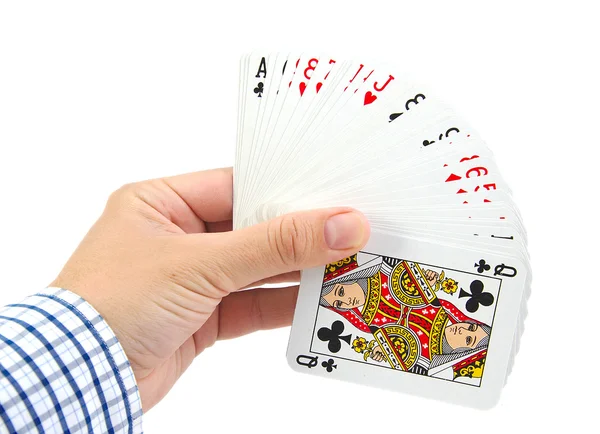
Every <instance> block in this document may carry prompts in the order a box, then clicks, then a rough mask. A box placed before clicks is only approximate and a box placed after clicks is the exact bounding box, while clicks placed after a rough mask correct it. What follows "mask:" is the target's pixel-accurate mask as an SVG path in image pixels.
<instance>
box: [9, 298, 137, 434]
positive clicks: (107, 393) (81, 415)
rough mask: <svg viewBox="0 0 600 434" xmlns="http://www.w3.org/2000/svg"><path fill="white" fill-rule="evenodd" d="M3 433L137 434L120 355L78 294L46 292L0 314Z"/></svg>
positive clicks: (127, 371)
mask: <svg viewBox="0 0 600 434" xmlns="http://www.w3.org/2000/svg"><path fill="white" fill-rule="evenodd" d="M0 432H10V433H15V432H18V433H29V432H32V433H35V432H39V433H42V432H44V433H46V432H48V433H52V432H60V433H100V432H101V433H106V432H107V433H140V432H142V404H141V401H140V396H139V393H138V388H137V385H136V381H135V377H134V375H133V371H132V369H131V367H130V365H129V361H128V360H127V357H126V356H125V352H124V351H123V348H122V347H121V345H120V344H119V342H118V341H117V338H116V336H115V335H114V333H113V332H112V330H111V329H110V327H109V326H108V324H106V322H105V321H104V320H103V319H102V317H101V316H100V314H99V313H98V312H96V310H95V309H94V308H93V307H92V306H90V305H89V304H88V303H86V302H85V300H83V299H82V298H81V297H79V296H77V295H75V294H73V293H72V292H69V291H65V290H63V289H58V288H48V289H46V290H44V291H41V292H39V293H37V294H35V295H33V296H31V297H28V298H26V299H25V300H24V301H23V302H22V303H18V304H11V305H8V306H6V307H5V308H3V309H2V310H0Z"/></svg>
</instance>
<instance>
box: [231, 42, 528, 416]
mask: <svg viewBox="0 0 600 434" xmlns="http://www.w3.org/2000/svg"><path fill="white" fill-rule="evenodd" d="M239 104H240V107H239V110H238V141H237V145H236V163H235V168H234V213H233V220H234V227H235V228H236V229H237V228H242V227H245V226H248V225H252V224H255V223H259V222H262V221H265V220H269V219H271V218H275V217H277V216H280V215H282V214H285V213H288V212H293V211H300V210H310V209H314V208H323V207H335V206H349V207H353V208H355V209H357V210H360V211H361V212H363V213H364V215H365V216H366V217H367V219H368V220H369V223H370V226H371V229H372V232H373V236H372V238H371V240H370V241H369V243H368V245H367V246H366V247H365V248H364V249H363V251H362V252H359V253H358V254H357V255H354V256H352V257H350V258H345V259H343V260H340V261H339V262H338V263H336V264H328V265H327V266H324V267H320V268H316V269H313V270H305V271H304V272H303V273H302V283H301V289H300V294H299V299H298V304H297V311H296V315H295V318H294V324H293V327H292V332H291V338H290V345H289V351H288V358H289V361H290V364H291V365H292V366H293V367H294V368H295V369H298V370H304V371H307V372H309V373H316V374H318V375H323V376H326V377H331V378H338V379H343V380H348V381H355V382H360V383H363V384H368V385H372V386H376V387H384V388H389V389H393V390H397V391H400V392H406V393H412V394H415V395H421V396H425V397H430V398H436V399H442V400H447V401H449V402H454V403H460V404H463V405H468V406H475V407H481V408H487V407H490V406H492V405H493V404H494V403H495V402H496V401H497V399H498V396H499V394H500V390H501V388H502V386H503V384H504V383H505V381H506V377H507V375H508V373H509V372H510V370H511V369H512V365H513V361H514V357H515V355H516V354H517V352H518V350H519V347H520V338H521V335H522V333H523V329H524V319H525V317H526V315H527V306H526V305H527V301H528V298H529V294H530V292H531V269H530V266H529V254H528V252H527V232H526V230H525V226H524V224H523V221H522V218H521V215H520V213H519V210H518V207H517V206H516V204H515V203H514V201H513V198H512V191H511V189H510V188H509V186H508V184H507V182H506V181H505V180H504V178H503V177H502V174H501V171H500V167H498V165H497V164H496V161H495V158H494V155H493V153H492V151H491V149H490V147H489V146H488V145H487V144H486V143H485V141H484V140H483V138H482V137H481V135H480V134H479V133H478V132H477V131H476V130H475V128H474V127H473V126H471V125H470V124H469V123H468V122H467V121H465V119H463V118H462V117H461V116H460V115H458V114H457V113H456V112H455V110H453V109H452V107H451V106H450V105H449V104H448V103H447V102H445V101H443V100H442V99H441V98H439V97H438V96H437V95H436V94H435V92H433V91H432V90H431V89H429V87H425V86H424V85H423V84H421V83H416V82H415V81H413V80H411V79H409V78H408V73H406V72H404V71H401V70H399V69H397V68H395V67H393V66H390V65H384V64H371V63H369V62H362V61H356V60H348V59H341V58H338V57H336V56H334V55H331V54H329V53H328V54H316V53H302V54H298V53H268V54H267V53H253V54H251V55H249V56H245V57H243V58H242V61H241V64H240V95H239ZM500 146H501V144H500Z"/></svg>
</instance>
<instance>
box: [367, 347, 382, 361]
mask: <svg viewBox="0 0 600 434" xmlns="http://www.w3.org/2000/svg"><path fill="white" fill-rule="evenodd" d="M370 357H371V358H372V359H373V360H374V361H376V362H383V360H384V359H385V355H384V354H383V350H382V349H381V347H380V346H379V345H377V346H376V347H375V348H373V351H371V354H370Z"/></svg>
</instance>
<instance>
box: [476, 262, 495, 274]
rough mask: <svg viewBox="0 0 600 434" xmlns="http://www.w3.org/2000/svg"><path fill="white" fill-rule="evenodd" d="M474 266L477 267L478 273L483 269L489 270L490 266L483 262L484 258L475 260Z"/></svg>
mask: <svg viewBox="0 0 600 434" xmlns="http://www.w3.org/2000/svg"><path fill="white" fill-rule="evenodd" d="M474 267H475V268H477V272H478V273H483V272H484V271H489V270H490V268H491V267H490V266H489V264H487V263H486V262H485V259H480V260H479V263H477V262H476V263H475V265H474Z"/></svg>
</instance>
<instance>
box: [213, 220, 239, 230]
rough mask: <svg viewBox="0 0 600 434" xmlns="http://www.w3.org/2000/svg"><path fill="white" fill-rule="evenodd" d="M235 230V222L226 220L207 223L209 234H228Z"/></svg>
mask: <svg viewBox="0 0 600 434" xmlns="http://www.w3.org/2000/svg"><path fill="white" fill-rule="evenodd" d="M232 229H233V222H232V221H231V220H225V221H221V222H207V223H206V231H207V232H228V231H230V230H232Z"/></svg>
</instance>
